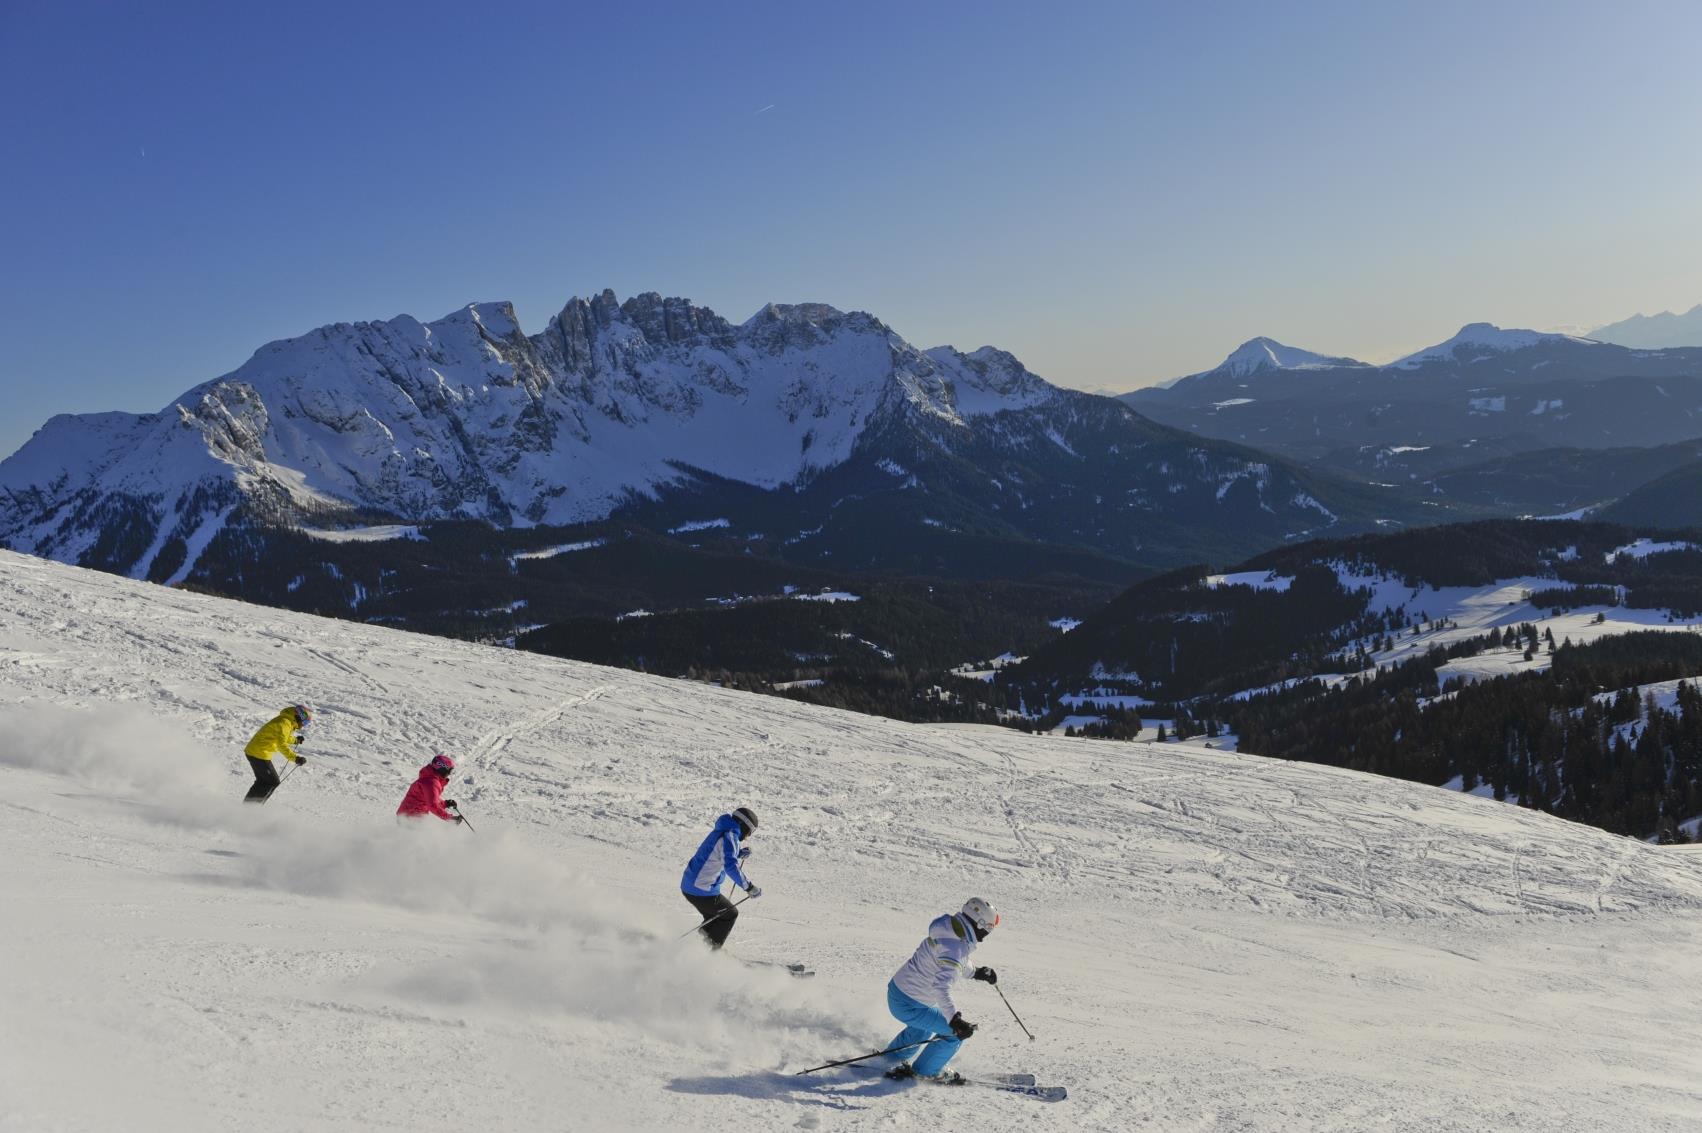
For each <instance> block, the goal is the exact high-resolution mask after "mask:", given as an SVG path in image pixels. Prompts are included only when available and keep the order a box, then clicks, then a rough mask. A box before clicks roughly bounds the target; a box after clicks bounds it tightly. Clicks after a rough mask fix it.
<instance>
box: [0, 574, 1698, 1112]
mask: <svg viewBox="0 0 1702 1133" xmlns="http://www.w3.org/2000/svg"><path fill="white" fill-rule="evenodd" d="M0 595H3V598H0V602H3V604H4V607H5V609H6V610H7V611H8V613H9V615H11V616H9V617H8V619H7V620H6V621H5V622H4V623H3V624H0V725H3V726H0V784H3V790H0V801H3V803H4V806H5V808H6V821H5V822H0V852H3V853H4V855H5V859H6V861H7V863H8V869H7V870H5V871H0V901H4V903H5V907H6V908H8V909H9V910H11V911H12V913H13V914H22V915H8V916H7V917H5V918H0V954H4V955H5V956H6V957H7V963H6V964H4V965H0V1002H4V1003H5V1004H6V1011H5V1016H4V1019H5V1021H4V1023H3V1024H0V1127H6V1128H13V1127H16V1128H20V1129H23V1128H27V1129H32V1130H33V1129H70V1128H112V1127H124V1128H127V1129H150V1128H160V1129H165V1128H170V1129H221V1130H227V1129H301V1128H308V1127H312V1128H345V1129H357V1128H360V1129H365V1128H374V1127H384V1126H387V1125H391V1126H398V1127H408V1128H418V1129H463V1128H504V1129H543V1128H550V1129H556V1128H562V1127H564V1124H565V1125H566V1126H567V1127H572V1128H586V1129H591V1128H597V1129H623V1128H633V1129H655V1128H678V1127H685V1126H691V1127H694V1128H701V1129H709V1130H750V1129H793V1128H809V1129H825V1130H870V1129H877V1128H883V1129H884V1128H889V1127H891V1125H892V1124H893V1122H894V1121H895V1120H903V1121H906V1122H911V1123H918V1124H919V1125H920V1126H927V1127H930V1128H982V1127H986V1126H987V1125H988V1124H989V1123H996V1124H1001V1125H1002V1124H1007V1123H1010V1122H1016V1121H1020V1122H1022V1123H1023V1125H1024V1126H1025V1127H1027V1128H1034V1129H1060V1130H1061V1129H1084V1128H1085V1129H1126V1128H1130V1127H1131V1126H1136V1127H1138V1126H1140V1125H1143V1124H1144V1125H1149V1126H1151V1127H1154V1128H1174V1127H1177V1126H1179V1125H1190V1126H1195V1125H1197V1126H1205V1127H1221V1128H1237V1129H1250V1130H1261V1129H1270V1130H1278V1129H1357V1128H1365V1127H1371V1126H1376V1127H1380V1128H1390V1129H1414V1130H1418V1129H1425V1130H1434V1129H1462V1130H1464V1129H1472V1130H1489V1129H1506V1128H1510V1127H1525V1128H1533V1129H1579V1130H1583V1129H1596V1128H1608V1127H1621V1126H1623V1125H1624V1124H1626V1123H1631V1124H1635V1125H1637V1127H1639V1128H1644V1129H1675V1130H1676V1129H1681V1128H1686V1127H1689V1126H1692V1125H1694V1123H1695V1121H1696V1120H1697V1118H1698V1117H1699V1116H1702V1089H1699V1087H1698V1086H1697V1084H1696V1078H1695V1075H1694V1073H1693V1072H1692V1071H1693V1069H1694V1062H1693V1058H1692V1056H1691V1053H1690V1052H1691V1051H1693V1050H1694V1049H1695V1048H1696V1045H1697V1041H1698V1039H1699V1038H1702V1023H1699V1022H1698V1020H1697V1017H1696V1012H1695V1011H1694V1010H1693V1009H1692V1003H1693V1001H1692V1000H1691V999H1690V997H1689V996H1688V994H1687V993H1685V992H1684V991H1683V990H1682V989H1686V988H1689V987H1692V986H1694V985H1695V982H1696V980H1697V977H1698V976H1702V961H1699V960H1698V959H1697V956H1698V951H1697V949H1696V947H1695V944H1696V929H1695V927H1694V926H1695V921H1696V916H1695V914H1696V912H1697V911H1698V910H1699V909H1702V860H1699V859H1698V858H1697V857H1695V856H1693V855H1689V854H1686V853H1684V852H1672V851H1663V850H1660V849H1656V848H1653V847H1647V846H1643V845H1640V844H1637V843H1635V842H1631V841H1628V840H1626V839H1621V838H1615V837H1612V836H1609V835H1606V834H1602V833H1600V832H1598V831H1593V830H1590V829H1587V828H1584V827H1581V826H1577V825H1573V824H1568V823H1563V822H1559V821H1555V820H1551V819H1547V818H1544V817H1543V816H1540V815H1535V814H1531V813H1528V812H1523V811H1517V810H1513V809H1511V808H1506V807H1501V806H1498V805H1496V804H1493V803H1490V802H1486V801H1483V800H1476V799H1471V798H1461V797H1458V796H1455V795H1451V794H1449V793H1447V792H1444V791H1439V790H1435V789H1430V788H1425V787H1419V786H1415V785H1411V784H1405V783H1398V782H1393V781H1389V780H1384V779H1379V778H1375V777H1371V776H1365V775H1357V774H1353V773H1348V772H1341V771H1335V770H1330V769H1325V768H1320V767H1311V766H1302V765H1293V764H1283V763H1274V762H1269V761H1263V760H1259V759H1256V758H1252V757H1244V756H1235V755H1230V754H1225V753H1217V752H1211V751H1206V750H1203V749H1190V748H1187V747H1182V746H1164V747H1156V746H1143V745H1135V746H1132V747H1123V746H1121V745H1119V746H1118V747H1117V748H1116V751H1115V753H1114V755H1113V753H1112V752H1111V751H1110V750H1109V749H1108V747H1106V746H1104V745H1085V744H1074V743H1070V742H1068V741H1061V740H1060V741H1053V740H1046V739H1037V738H1030V737H1025V736H1022V735H1019V734H1017V733H1013V732H1007V731H996V730H994V731H990V730H983V729H930V728H923V727H917V726H911V725H904V724H898V723H894V722H890V721H885V720H879V719H873V718H867V717H859V716H852V715H847V714H843V713H838V712H832V711H826V710H820V709H814V708H810V707H808V706H804V705H799V704H794V703H790V702H786V701H781V700H773V699H764V698H756V697H751V696H746V695H742V694H738V693H733V692H728V691H724V690H720V689H714V688H708V687H704V686H699V685H692V684H683V683H675V682H669V681H665V680H661V679H658V678H652V677H647V676H644V675H641V674H635V673H630V672H624V671H614V670H606V669H599V668H595V667H592V666H586V665H577V664H572V663H567V662H555V661H551V660H549V659H547V658H541V657H535V656H530V655H524V654H522V655H516V654H513V653H510V652H506V651H501V650H494V649H484V648H480V647H477V646H471V645H467V644H464V643H457V642H452V641H448V640H441V639H433V638H421V637H413V636H404V635H400V634H397V633H395V632H393V631H386V630H383V629H378V628H374V627H367V626H361V625H354V624H349V623H342V622H333V621H326V620H321V619H316V618H312V617H308V616H304V615H297V614H292V613H287V612H280V611H276V610H268V609H258V608H254V607H247V606H243V605H240V604H236V603H231V602H225V601H220V600H215V599H210V598H206V597H202V596H198V595H194V594H189V593H184V592H179V591H169V590H162V589H160V588H157V587H148V586H143V585H140V584H136V583H131V582H127V581H125V580H121V579H115V578H112V577H110V576H106V575H100V574H95V573H91V572H85V571H79V570H75V569H72V568H67V567H63V566H59V565H56V564H51V563H46V562H42V561H39V560H34V559H29V558H24V557H21V556H15V555H11V554H5V553H0ZM298 697H300V698H306V699H308V700H311V701H312V702H314V703H316V704H317V705H318V706H319V707H320V709H321V710H322V719H321V722H320V723H319V724H316V725H315V729H314V734H313V736H312V738H311V741H310V743H309V745H308V747H307V749H306V750H307V752H308V754H309V759H310V763H309V765H308V767H307V769H306V770H304V771H302V772H300V773H298V774H297V775H296V776H295V777H293V778H292V779H291V781H290V782H288V783H286V784H285V786H284V787H283V788H282V790H281V791H280V793H279V794H278V796H277V797H276V798H275V799H274V801H273V803H272V805H270V806H269V807H267V808H265V810H263V811H258V812H257V811H255V810H252V809H244V808H241V807H239V806H238V805H236V803H235V800H236V798H237V797H238V796H239V795H240V793H241V790H242V788H243V786H244V785H245V784H244V779H245V777H246V770H245V769H243V768H242V767H241V764H240V757H239V755H238V754H237V753H238V751H239V748H240V744H241V742H242V741H243V739H245V738H246V735H247V733H248V731H249V730H250V729H251V728H252V727H253V726H254V725H255V724H257V723H258V722H260V721H261V720H262V719H263V718H264V716H265V715H266V714H267V713H268V712H269V711H271V710H272V709H274V708H275V707H276V706H277V705H279V704H281V703H284V702H286V701H288V700H290V699H294V698H298ZM433 749H441V750H446V751H451V752H454V753H455V754H457V755H458V756H460V757H461V759H462V761H463V768H464V774H463V776H462V777H461V778H460V779H459V780H458V781H457V783H456V785H455V790H454V793H455V795H456V796H457V797H458V798H459V800H460V801H461V802H462V804H463V806H464V808H465V809H466V811H467V813H468V814H469V815H470V816H472V817H473V820H474V822H475V823H476V824H477V826H478V830H477V833H469V832H467V831H463V830H455V829H453V828H448V827H442V828H432V829H428V830H421V831H398V830H396V829H395V828H394V827H393V826H392V825H391V821H390V817H389V815H390V812H391V811H392V810H393V808H394V805H395V801H396V799H397V798H399V796H400V793H401V790H402V788H403V787H404V786H405V783H406V781H407V779H408V778H409V777H410V776H411V774H412V772H413V770H414V768H415V767H416V766H417V765H418V763H419V762H420V761H421V759H422V757H423V755H424V754H425V753H426V752H429V751H431V750H433ZM734 802H748V803H750V804H751V805H754V806H755V807H757V808H758V810H759V811H760V813H761V815H762V818H763V825H762V830H761V832H760V833H759V835H758V838H757V840H756V847H757V854H756V857H755V858H754V859H753V862H752V873H753V875H754V876H755V877H756V878H757V879H758V880H760V881H761V883H762V884H763V886H764V888H765V889H766V890H767V893H766V894H765V896H764V897H763V898H762V899H761V900H760V901H759V902H756V903H753V904H752V905H751V906H750V907H749V909H748V913H749V915H748V916H747V917H745V918H743V919H742V920H741V922H740V925H739V928H738V931H737V932H736V934H735V936H734V945H735V949H736V950H738V951H741V952H743V953H744V954H745V955H747V956H750V957H754V958H771V959H792V958H798V959H805V960H808V961H810V962H811V963H813V964H814V965H815V967H816V968H817V969H818V971H819V972H820V973H821V976H820V977H818V978H817V979H816V980H813V981H797V980H791V979H789V978H787V977H785V976H781V975H776V974H773V973H771V972H767V971H761V970H747V969H744V968H742V967H739V966H737V965H735V964H733V963H731V962H729V960H728V958H727V957H710V956H707V955H704V954H703V953H702V952H700V951H698V950H697V949H696V948H695V947H692V946H689V944H676V943H675V942H674V941H673V934H674V933H676V932H678V931H683V930H684V929H685V928H686V927H687V926H688V925H689V924H690V923H691V918H690V916H689V911H688V910H687V908H686V906H685V905H684V904H683V903H682V902H680V901H679V899H678V897H677V896H676V895H675V892H674V889H675V886H676V885H677V879H678V869H679V865H680V862H681V861H683V858H684V857H685V856H686V855H687V854H688V853H689V852H690V850H691V848H692V846H693V845H694V844H695V841H696V839H697V838H698V837H699V836H701V833H702V830H703V828H704V827H705V826H706V824H707V822H708V820H709V819H710V818H711V817H713V815H714V814H715V813H717V812H718V811H719V810H720V809H721V808H723V807H725V806H727V805H729V804H731V803H734ZM971 892H978V893H981V894H983V895H985V896H987V897H989V898H991V899H992V900H993V901H995V902H996V903H997V904H998V905H999V906H1000V908H1001V910H1002V911H1003V913H1004V924H1003V925H1002V926H1001V928H1000V930H999V932H998V933H996V934H995V935H994V936H993V938H992V939H990V940H989V941H988V942H987V943H986V944H985V945H984V946H983V949H982V950H981V951H980V952H979V953H978V954H977V959H978V960H981V961H984V962H985V963H988V964H991V965H994V966H996V967H997V968H998V969H999V972H1000V977H1001V978H1000V986H1001V988H1003V989H1004V990H1005V991H1006V993H1007V994H1008V995H1009V997H1010V999H1011V1002H1012V1003H1013V1005H1015V1006H1016V1007H1017V1009H1018V1010H1019V1011H1021V1012H1022V1013H1023V1016H1024V1018H1025V1020H1026V1021H1027V1022H1028V1023H1029V1025H1030V1027H1031V1028H1033V1029H1034V1030H1035V1031H1036V1032H1037V1033H1038V1035H1039V1040H1038V1041H1037V1042H1035V1043H1033V1044H1029V1043H1027V1042H1025V1041H1023V1038H1022V1035H1021V1033H1020V1032H1019V1031H1017V1030H1016V1028H1015V1027H1014V1025H1013V1024H1012V1023H1011V1022H1010V1021H1009V1017H1008V1015H1006V1014H1005V1012H1004V1009H1003V1006H1002V1005H1001V1004H1000V1003H999V1002H998V1000H997V998H996V996H994V995H992V994H991V993H990V991H989V990H988V989H986V988H983V987H980V986H979V985H971V986H969V987H967V988H965V989H964V990H963V991H962V993H961V996H960V1004H961V1006H963V1008H964V1011H965V1013H966V1014H967V1015H969V1016H970V1017H971V1018H974V1019H976V1020H977V1021H979V1022H981V1023H982V1024H983V1028H982V1030H981V1032H980V1033H979V1034H978V1035H977V1036H976V1037H975V1038H974V1039H972V1040H971V1041H970V1043H969V1044H967V1046H966V1047H965V1050H964V1053H963V1054H962V1055H961V1056H960V1059H959V1062H960V1064H961V1065H962V1067H963V1068H964V1069H965V1071H966V1072H974V1071H976V1070H981V1071H989V1070H1029V1071H1032V1072H1034V1073H1036V1074H1037V1075H1039V1076H1040V1077H1041V1078H1042V1080H1044V1081H1050V1082H1059V1083H1063V1084H1066V1085H1068V1086H1069V1087H1070V1090H1071V1098H1070V1100H1069V1101H1068V1102H1065V1103H1062V1104H1060V1105H1056V1106H1040V1105H1037V1104H1035V1103H1032V1102H1030V1101H1028V1100H1026V1099H1022V1098H1016V1097H1007V1096H1002V1095H996V1094H986V1093H983V1092H979V1091H961V1092H960V1091H932V1090H928V1089H925V1088H921V1089H917V1090H915V1091H913V1092H911V1093H909V1094H905V1095H903V1096H889V1092H888V1091H889V1088H888V1087H886V1086H884V1084H877V1083H873V1082H871V1081H870V1079H868V1078H867V1077H855V1076H851V1075H849V1074H846V1075H842V1076H829V1077H827V1078H825V1079H821V1080H813V1079H812V1080H800V1079H796V1078H793V1077H791V1076H790V1075H788V1074H787V1073H786V1072H787V1071H790V1070H794V1069H797V1068H800V1067H802V1066H806V1065H810V1064H811V1063H813V1062H815V1061H819V1060H824V1059H826V1058H829V1057H834V1056H840V1057H843V1056H846V1055H849V1054H852V1053H856V1052H858V1051H860V1050H863V1049H867V1048H868V1047H869V1046H870V1044H872V1043H876V1042H880V1041H882V1040H884V1039H885V1038H886V1037H887V1036H888V1035H889V1034H890V1033H892V1032H893V1031H895V1030H896V1029H897V1027H896V1025H894V1024H893V1023H892V1022H891V1021H890V1020H889V1019H886V1018H885V1016H884V1011H883V1009H882V1003H881V1001H882V989H883V987H884V983H885V980H886V978H887V977H888V976H889V975H890V973H891V971H892V970H893V969H894V968H895V967H896V966H897V964H898V963H899V962H900V961H901V960H902V959H903V958H904V956H905V955H907V954H908V951H909V949H910V948H912V947H913V946H914V944H915V943H916V940H917V939H918V938H919V935H920V932H921V930H922V928H923V926H924V925H925V923H926V921H927V920H928V918H930V917H931V916H933V915H936V914H937V913H938V912H941V911H944V910H945V909H946V908H948V907H952V906H954V905H955V904H956V903H958V902H960V901H961V900H962V899H963V897H965V896H968V895H969V894H970V893H971ZM1603 1004H1612V1009H1611V1010H1607V1009H1604V1008H1603V1006H1602V1005H1603ZM91 1067H96V1068H99V1072H100V1074H99V1077H100V1088H99V1089H98V1090H94V1089H89V1088H88V1086H89V1074H90V1068H91Z"/></svg>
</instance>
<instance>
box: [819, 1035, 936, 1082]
mask: <svg viewBox="0 0 1702 1133" xmlns="http://www.w3.org/2000/svg"><path fill="white" fill-rule="evenodd" d="M949 1037H950V1036H949V1035H935V1036H934V1037H933V1038H931V1039H923V1040H922V1041H921V1042H916V1043H905V1044H903V1045H902V1046H889V1047H887V1048H886V1049H885V1050H877V1051H875V1052H874V1053H873V1054H859V1055H858V1056H857V1057H856V1058H842V1059H840V1060H839V1061H838V1062H824V1063H822V1064H821V1065H820V1066H812V1067H810V1068H809V1069H808V1070H800V1071H798V1073H799V1074H814V1073H815V1072H816V1071H817V1070H831V1069H833V1068H834V1067H835V1066H849V1065H851V1064H852V1063H853V1062H867V1061H868V1060H869V1059H871V1058H879V1057H880V1056H881V1055H883V1054H897V1053H898V1052H899V1051H901V1050H909V1049H910V1048H911V1047H916V1046H927V1045H928V1044H929V1043H937V1042H939V1041H941V1040H942V1039H946V1038H949Z"/></svg>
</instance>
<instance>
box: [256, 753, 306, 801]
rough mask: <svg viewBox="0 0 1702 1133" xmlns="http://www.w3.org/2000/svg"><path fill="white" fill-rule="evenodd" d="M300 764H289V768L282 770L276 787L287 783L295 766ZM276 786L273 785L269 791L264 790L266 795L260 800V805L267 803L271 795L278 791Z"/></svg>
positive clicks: (293, 772)
mask: <svg viewBox="0 0 1702 1133" xmlns="http://www.w3.org/2000/svg"><path fill="white" fill-rule="evenodd" d="M300 766H301V764H299V763H292V764H290V769H289V770H288V771H286V772H284V774H283V777H282V778H280V779H279V780H278V787H282V786H283V785H284V784H285V783H288V782H289V781H290V776H291V775H294V774H295V772H296V768H297V767H300ZM278 787H273V788H272V789H271V790H270V791H268V792H266V797H265V798H263V799H261V800H260V805H261V806H265V805H266V804H267V803H269V802H271V801H272V796H273V795H275V794H277V793H278Z"/></svg>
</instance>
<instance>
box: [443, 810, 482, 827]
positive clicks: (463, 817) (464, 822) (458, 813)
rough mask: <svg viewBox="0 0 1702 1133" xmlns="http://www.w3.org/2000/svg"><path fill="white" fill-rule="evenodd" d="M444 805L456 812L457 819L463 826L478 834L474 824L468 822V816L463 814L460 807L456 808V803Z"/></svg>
mask: <svg viewBox="0 0 1702 1133" xmlns="http://www.w3.org/2000/svg"><path fill="white" fill-rule="evenodd" d="M443 805H444V806H446V807H448V808H449V809H450V810H452V811H454V812H455V817H456V818H459V819H460V820H461V823H460V824H461V825H462V826H465V827H466V828H467V829H468V830H472V831H473V833H474V834H477V833H478V831H477V830H473V824H472V823H471V822H468V821H467V816H466V815H464V814H462V813H461V808H460V807H458V806H456V805H455V804H454V803H444V804H443Z"/></svg>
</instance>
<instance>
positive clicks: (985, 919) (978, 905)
mask: <svg viewBox="0 0 1702 1133" xmlns="http://www.w3.org/2000/svg"><path fill="white" fill-rule="evenodd" d="M963 918H964V920H967V921H968V922H969V923H970V924H972V925H974V926H975V927H976V928H977V929H980V930H981V935H982V936H986V935H987V934H988V933H989V932H992V931H993V929H994V927H995V926H997V925H998V923H999V914H998V913H996V912H994V911H993V906H992V905H990V904H988V903H987V902H986V901H984V900H982V899H981V898H980V897H971V898H970V899H969V900H967V901H965V902H964V903H963Z"/></svg>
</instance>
